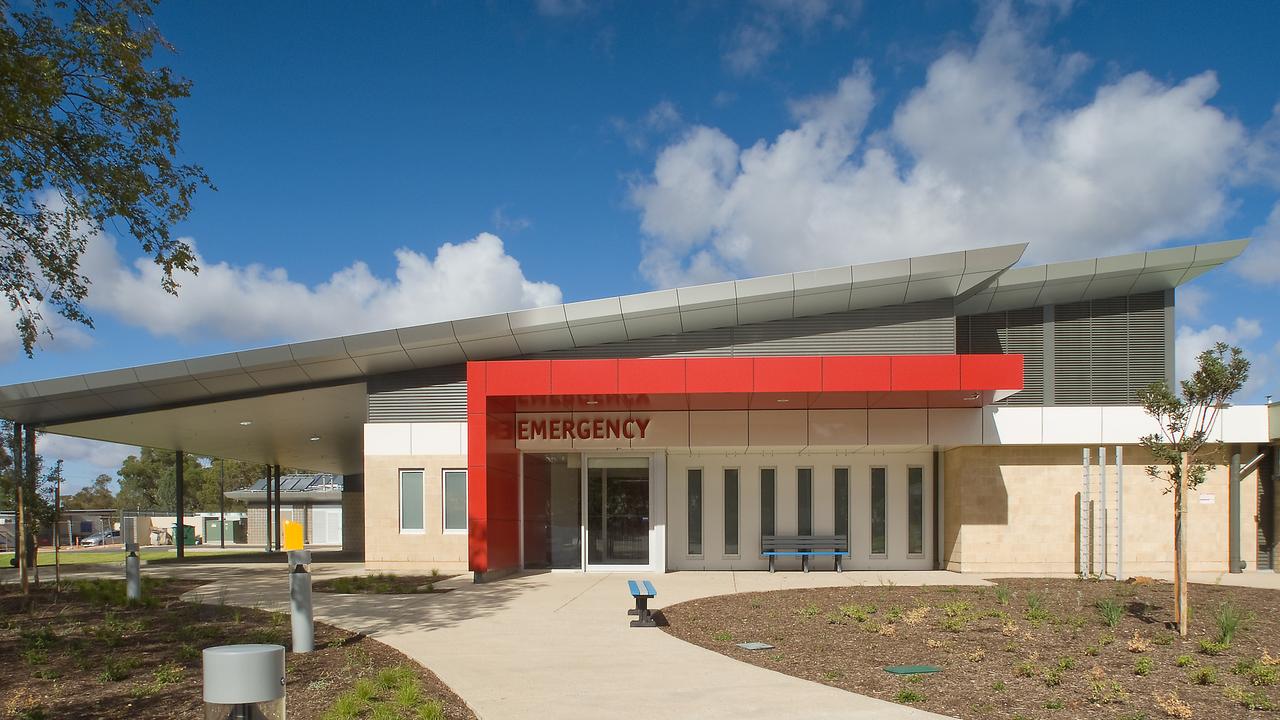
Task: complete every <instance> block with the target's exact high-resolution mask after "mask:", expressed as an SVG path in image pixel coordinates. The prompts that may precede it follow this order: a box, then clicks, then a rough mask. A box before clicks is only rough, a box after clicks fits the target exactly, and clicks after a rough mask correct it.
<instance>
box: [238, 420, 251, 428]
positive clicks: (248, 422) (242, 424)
mask: <svg viewBox="0 0 1280 720" xmlns="http://www.w3.org/2000/svg"><path fill="white" fill-rule="evenodd" d="M252 424H253V421H252V420H241V421H240V427H249V426H250V425H252Z"/></svg>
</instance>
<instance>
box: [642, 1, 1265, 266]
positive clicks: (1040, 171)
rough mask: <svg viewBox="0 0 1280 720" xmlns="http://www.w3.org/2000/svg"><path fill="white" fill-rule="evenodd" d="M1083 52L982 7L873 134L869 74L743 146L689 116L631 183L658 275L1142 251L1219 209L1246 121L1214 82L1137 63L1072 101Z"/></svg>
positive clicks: (1205, 225)
mask: <svg viewBox="0 0 1280 720" xmlns="http://www.w3.org/2000/svg"><path fill="white" fill-rule="evenodd" d="M1087 64H1088V61H1087V60H1086V59H1085V58H1083V57H1081V56H1079V55H1065V56H1064V55H1061V54H1059V53H1055V52H1052V51H1050V50H1047V49H1045V48H1042V47H1038V46H1036V45H1035V44H1034V43H1032V42H1031V41H1030V40H1029V39H1028V37H1027V35H1026V31H1025V29H1024V27H1023V26H1022V25H1021V24H1020V23H1019V21H1018V19H1017V18H1015V17H1013V16H1012V14H1011V12H1010V11H1009V9H1008V7H1007V6H1003V5H1001V6H996V7H995V8H994V10H993V12H992V13H991V17H990V19H989V21H988V25H987V27H986V29H985V31H984V33H983V36H982V38H981V40H980V42H979V43H978V45H977V46H976V47H975V48H972V49H967V50H954V51H951V52H948V53H946V54H945V55H943V56H942V57H940V58H938V59H937V60H936V61H935V62H933V63H932V65H931V66H930V67H929V69H928V73H927V76H926V80H925V82H924V84H923V85H922V86H920V87H918V88H916V89H915V90H914V92H911V93H910V94H909V95H908V96H907V98H906V99H905V100H904V101H903V102H902V103H901V104H900V105H898V106H897V107H896V108H894V112H893V120H892V122H891V123H890V125H889V126H888V127H887V128H883V129H880V130H876V131H869V130H868V129H867V128H866V127H865V123H866V120H867V116H868V114H869V113H870V111H871V109H872V107H873V104H874V93H873V88H872V79H871V73H870V72H869V71H868V70H867V69H865V68H862V67H858V68H855V69H854V71H853V72H851V73H850V74H849V75H848V76H847V77H845V78H844V79H843V80H842V81H841V82H840V84H839V86H838V88H837V89H836V90H835V91H834V92H833V93H832V94H831V95H829V96H826V97H823V98H819V99H816V100H809V101H807V102H802V103H795V104H793V111H795V114H796V124H795V126H794V127H793V128H791V129H789V130H786V131H785V132H782V133H781V134H779V135H778V136H777V137H775V138H773V139H771V140H759V141H757V142H756V143H755V144H753V145H751V146H749V147H739V146H738V144H737V143H736V142H734V140H732V139H731V138H729V137H728V136H727V135H726V134H725V133H724V132H722V131H720V130H718V129H716V128H710V127H693V128H690V129H689V130H687V131H686V133H685V134H684V135H683V136H682V137H681V138H680V139H679V140H678V141H676V142H674V143H672V144H671V145H669V146H667V147H666V148H664V149H663V150H662V151H661V152H660V153H659V155H658V158H657V161H656V163H655V166H654V171H653V174H652V176H650V177H649V178H646V179H645V180H644V181H643V182H641V183H639V184H637V185H636V186H634V187H633V188H632V199H633V201H634V202H635V204H636V205H637V207H638V208H639V210H640V212H641V222H642V228H643V230H644V232H645V233H646V235H647V236H648V242H647V245H646V253H645V257H644V260H643V265H642V271H643V272H644V273H645V275H646V276H647V277H648V278H649V280H650V281H651V282H653V283H654V284H656V285H672V284H679V283H682V282H691V281H697V280H701V279H706V278H708V277H717V276H730V275H741V274H750V275H756V274H764V273H770V272H782V271H788V270H796V269H803V268H813V267H818V266H823V265H836V264H844V263H849V262H855V261H871V260H879V259H889V258H899V257H903V256H907V255H912V254H925V253H932V252H940V251H945V250H950V249H961V248H969V247H975V246H984V245H996V244H1001V243H1012V242H1024V241H1030V242H1031V243H1032V247H1031V249H1030V251H1029V254H1028V258H1029V259H1034V260H1041V261H1043V260H1048V259H1053V258H1057V257H1060V256H1064V255H1070V256H1072V257H1088V256H1090V255H1093V254H1114V253H1116V252H1124V251H1128V250H1139V249H1145V248H1150V247H1153V246H1156V245H1159V244H1162V243H1165V242H1168V241H1170V240H1174V239H1178V238H1185V237H1189V236H1193V235H1195V234H1197V233H1200V232H1203V231H1205V230H1207V229H1209V228H1211V227H1213V226H1214V225H1215V223H1217V222H1219V221H1220V220H1221V218H1222V217H1223V215H1224V213H1225V211H1226V210H1227V209H1229V208H1228V202H1227V199H1226V195H1225V193H1226V189H1227V187H1228V184H1229V178H1230V176H1231V174H1232V172H1233V170H1234V169H1235V168H1236V167H1238V165H1239V163H1240V158H1241V156H1242V154H1243V147H1244V145H1245V140H1246V138H1245V132H1244V130H1243V128H1242V126H1241V125H1240V124H1239V123H1238V122H1237V121H1235V120H1233V119H1231V118H1229V117H1227V116H1226V115H1225V114H1224V113H1223V112H1221V111H1220V110H1218V109H1217V108H1215V107H1213V106H1212V105H1210V104H1209V101H1210V99H1211V98H1212V97H1213V95H1214V93H1215V92H1216V91H1217V88H1218V83H1217V79H1216V78H1215V76H1214V75H1213V74H1212V73H1204V74H1201V75H1196V76H1194V77H1191V78H1187V79H1186V80H1184V81H1182V82H1180V83H1178V84H1174V85H1169V84H1166V83H1163V82H1161V81H1158V80H1156V79H1154V78H1152V77H1150V76H1149V75H1146V74H1145V73H1140V72H1139V73H1133V74H1130V75H1127V76H1124V77H1122V78H1119V79H1118V80H1115V81H1114V82H1110V83H1108V84H1105V85H1103V86H1101V87H1099V88H1098V89H1097V91H1096V93H1095V94H1094V96H1093V97H1092V98H1091V99H1090V100H1089V101H1088V102H1086V103H1084V104H1082V105H1076V106H1072V105H1069V104H1068V103H1067V101H1066V100H1065V97H1066V96H1065V92H1066V90H1067V89H1069V88H1071V87H1072V85H1073V83H1074V82H1075V81H1076V80H1077V78H1078V77H1079V75H1080V72H1081V70H1082V68H1084V67H1085V66H1087Z"/></svg>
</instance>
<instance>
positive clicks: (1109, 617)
mask: <svg viewBox="0 0 1280 720" xmlns="http://www.w3.org/2000/svg"><path fill="white" fill-rule="evenodd" d="M1094 607H1096V608H1097V609H1098V614H1099V615H1101V616H1102V623H1103V624H1104V625H1106V626H1107V627H1115V626H1116V625H1119V624H1120V618H1121V617H1123V616H1124V606H1123V605H1121V604H1120V603H1118V602H1116V601H1115V600H1112V599H1111V598H1104V599H1102V600H1099V601H1098V602H1097V603H1096V604H1095V606H1094Z"/></svg>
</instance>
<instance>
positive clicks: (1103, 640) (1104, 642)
mask: <svg viewBox="0 0 1280 720" xmlns="http://www.w3.org/2000/svg"><path fill="white" fill-rule="evenodd" d="M1115 641H1116V636H1115V635H1112V634H1111V633H1109V632H1104V633H1102V634H1101V635H1099V636H1098V646H1099V647H1106V646H1108V645H1110V644H1111V643H1113V642H1115Z"/></svg>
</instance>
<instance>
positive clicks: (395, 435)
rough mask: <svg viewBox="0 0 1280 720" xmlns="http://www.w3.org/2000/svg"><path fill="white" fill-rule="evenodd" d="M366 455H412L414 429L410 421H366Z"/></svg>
mask: <svg viewBox="0 0 1280 720" xmlns="http://www.w3.org/2000/svg"><path fill="white" fill-rule="evenodd" d="M364 454H365V455H412V454H413V441H412V429H411V426H410V424H409V423H365V426H364Z"/></svg>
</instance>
